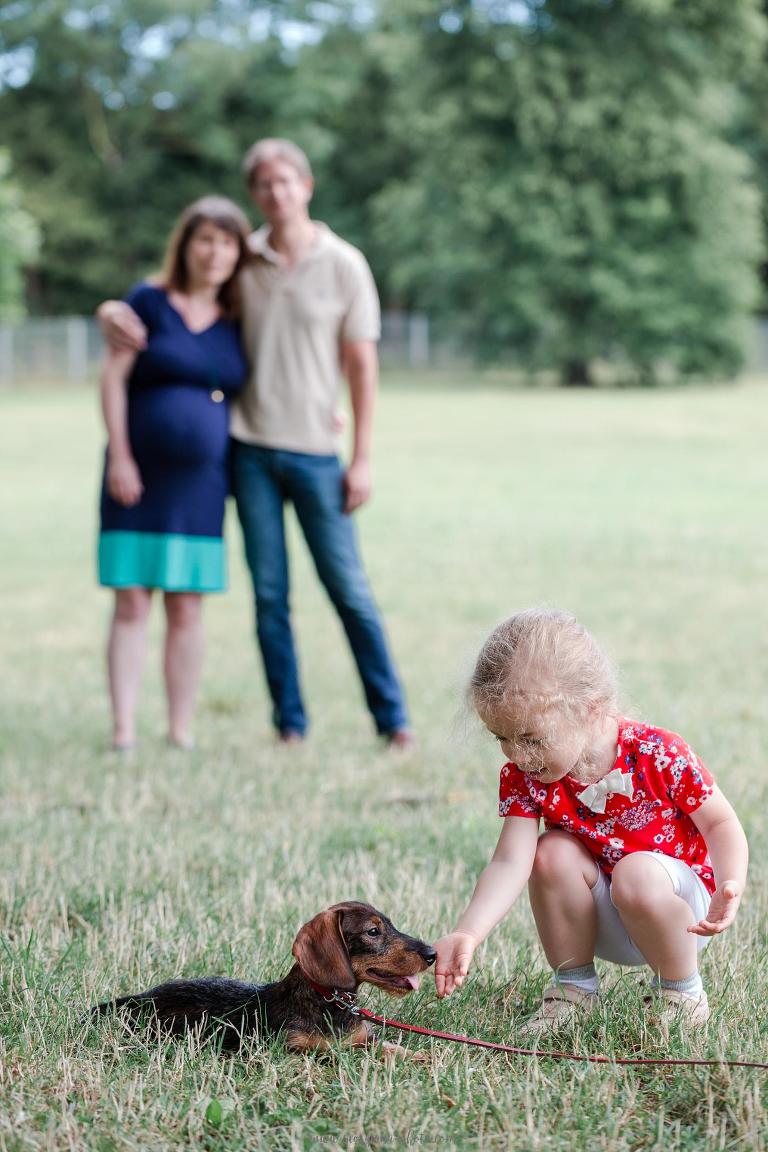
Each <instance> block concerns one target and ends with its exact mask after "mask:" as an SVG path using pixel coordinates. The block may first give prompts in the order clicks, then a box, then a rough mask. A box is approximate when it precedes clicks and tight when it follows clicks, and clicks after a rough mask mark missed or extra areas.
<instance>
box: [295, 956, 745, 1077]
mask: <svg viewBox="0 0 768 1152" xmlns="http://www.w3.org/2000/svg"><path fill="white" fill-rule="evenodd" d="M304 979H305V980H306V981H307V983H308V984H309V986H310V988H312V989H314V991H315V992H317V993H318V994H319V995H320V996H322V998H323V999H324V1000H325V1001H326V1002H327V1003H328V1004H338V1005H339V1006H340V1007H342V1008H346V1010H347V1011H348V1012H351V1013H352V1015H353V1016H363V1017H365V1019H366V1020H370V1021H371V1022H372V1023H373V1024H378V1025H380V1027H382V1028H398V1029H399V1030H400V1031H401V1032H416V1033H417V1035H419V1036H433V1037H434V1038H435V1039H436V1040H453V1041H454V1042H455V1043H457V1044H471V1045H472V1046H473V1047H475V1048H490V1049H492V1050H493V1051H494V1052H509V1053H511V1055H513V1056H541V1057H543V1058H549V1059H550V1060H575V1061H577V1062H579V1063H582V1064H640V1065H651V1066H656V1067H658V1066H659V1065H661V1066H664V1067H674V1066H678V1065H682V1066H684V1067H688V1068H723V1067H726V1068H760V1069H763V1070H766V1071H768V1064H761V1063H760V1062H759V1061H757V1060H695V1059H686V1058H685V1057H682V1056H680V1057H677V1058H673V1057H670V1058H666V1059H665V1058H663V1057H661V1056H656V1057H653V1056H579V1055H578V1054H577V1053H576V1052H549V1051H546V1050H544V1049H538V1048H514V1047H513V1046H512V1045H511V1044H497V1043H495V1042H494V1041H493V1040H476V1039H475V1038H474V1037H473V1036H462V1035H460V1034H459V1033H457V1032H438V1031H436V1030H435V1029H434V1028H419V1027H418V1025H416V1024H403V1023H401V1021H400V1020H388V1019H387V1017H386V1016H376V1015H375V1014H374V1013H373V1012H369V1011H368V1009H367V1008H361V1007H360V1005H359V1004H358V1003H357V1000H356V999H355V994H354V992H342V991H341V990H340V989H338V988H328V987H326V985H324V984H318V983H316V982H315V981H314V980H310V978H309V976H307V974H306V972H305V973H304Z"/></svg>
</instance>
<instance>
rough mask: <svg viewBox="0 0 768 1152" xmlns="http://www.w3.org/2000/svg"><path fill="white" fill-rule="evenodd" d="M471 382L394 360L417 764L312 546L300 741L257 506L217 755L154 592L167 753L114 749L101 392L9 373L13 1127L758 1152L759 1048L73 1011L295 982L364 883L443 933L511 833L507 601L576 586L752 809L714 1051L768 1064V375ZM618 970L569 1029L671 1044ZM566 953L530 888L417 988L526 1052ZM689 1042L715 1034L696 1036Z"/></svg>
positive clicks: (389, 437)
mask: <svg viewBox="0 0 768 1152" xmlns="http://www.w3.org/2000/svg"><path fill="white" fill-rule="evenodd" d="M454 384H455V381H451V382H448V383H441V382H440V380H439V379H438V380H437V381H435V380H431V381H424V380H418V379H415V378H412V377H401V378H394V377H391V378H389V379H388V380H387V382H386V385H385V388H384V390H383V394H382V399H381V405H380V411H379V418H378V425H377V432H378V443H377V457H376V492H375V498H374V500H373V502H372V504H371V505H370V507H369V508H368V509H367V510H366V511H364V512H363V513H362V514H361V516H360V519H359V525H360V530H361V533H362V537H363V544H364V551H365V555H366V561H367V565H368V569H369V572H370V575H371V578H372V582H373V585H374V588H375V591H376V595H377V599H378V600H379V602H380V604H381V606H382V608H383V611H384V614H385V617H386V621H387V626H388V629H389V632H390V635H391V639H392V643H393V647H394V650H395V652H396V654H397V657H398V660H399V663H400V666H401V668H402V672H403V676H404V680H405V683H406V686H407V690H408V694H409V698H410V703H411V707H412V711H413V718H414V724H415V728H416V730H417V733H418V737H419V747H418V751H417V752H416V753H414V754H411V755H408V756H406V757H401V758H394V757H392V756H389V755H387V754H385V753H384V752H382V750H381V749H380V748H379V747H378V745H377V742H376V740H375V738H374V736H373V733H372V730H371V726H370V723H369V720H368V717H367V715H366V714H365V712H364V709H363V707H362V703H361V695H360V689H359V686H358V683H357V681H356V678H355V675H354V672H353V669H352V666H351V661H350V657H349V654H348V652H347V649H346V646H345V645H344V643H343V642H342V639H341V636H340V630H339V626H338V624H337V621H336V619H335V617H334V616H333V614H332V612H331V611H330V609H329V608H328V606H327V604H326V602H325V599H324V596H323V593H322V592H321V590H320V589H319V587H318V585H317V582H316V580H315V578H314V575H313V573H312V572H311V570H310V566H309V563H308V561H307V558H306V553H305V550H304V547H303V543H302V542H301V541H300V540H299V539H298V537H295V538H294V540H293V556H294V560H295V562H294V569H293V578H294V586H295V592H294V607H295V616H296V626H297V632H298V636H299V641H300V646H301V655H302V663H303V672H304V679H305V686H306V695H307V698H308V701H309V704H310V708H311V713H312V720H313V729H312V739H311V741H310V742H309V743H308V744H307V746H306V747H305V748H302V749H301V750H299V751H291V752H286V751H284V750H283V751H281V750H280V749H278V748H276V747H275V745H274V744H273V742H272V738H271V733H270V729H269V725H268V721H267V713H268V708H267V701H266V696H265V690H264V685H263V681H262V675H261V670H260V665H259V663H258V661H257V657H256V654H255V650H254V645H253V639H252V631H253V622H252V611H251V604H250V597H249V592H248V586H247V580H246V577H245V574H244V571H243V564H242V559H241V549H240V541H239V538H238V534H237V526H236V523H235V518H234V515H230V522H229V544H230V558H231V569H232V590H231V591H230V593H229V594H228V595H226V596H222V597H211V598H210V600H209V601H208V603H207V605H206V635H207V643H208V651H207V660H206V667H205V675H204V683H203V688H202V695H201V700H200V706H199V714H198V725H197V735H198V750H197V751H196V752H194V753H193V754H191V755H183V754H180V753H174V752H172V751H170V750H168V749H166V748H165V747H164V745H163V741H162V733H163V701H162V691H161V682H160V677H159V669H158V663H159V660H158V645H159V620H157V619H156V620H155V628H154V631H153V635H152V651H151V663H150V667H149V668H148V673H147V678H146V681H145V685H144V693H143V699H142V710H141V725H140V733H141V744H140V750H139V752H138V754H137V755H136V757H135V758H134V759H132V760H131V759H124V758H119V757H116V756H115V755H113V754H111V753H110V752H108V751H106V747H107V738H108V714H107V697H106V691H105V684H104V676H103V644H104V636H105V630H106V625H107V620H108V615H109V609H110V597H109V595H108V593H106V592H105V591H103V590H100V589H99V588H97V587H96V585H95V580H94V559H93V555H94V539H95V519H96V492H97V474H98V471H99V460H100V452H101V439H102V438H101V433H100V431H99V426H98V420H97V414H96V401H95V397H94V395H93V394H92V393H89V392H85V391H82V392H77V391H75V392H73V391H66V390H62V391H60V392H56V391H46V392H42V393H41V392H38V391H35V392H30V393H15V394H4V395H2V397H0V525H2V527H1V528H0V532H1V533H2V564H1V565H0V594H1V595H2V605H3V612H2V616H0V651H2V653H3V664H4V674H3V688H2V700H1V701H0V710H1V715H0V749H2V769H1V771H2V777H1V785H2V803H1V807H0V1150H2V1152H11V1150H12V1152H17V1150H18V1152H21V1150H22V1149H24V1150H27V1149H79V1148H93V1149H100V1150H101V1149H103V1150H107V1149H120V1150H123V1149H125V1150H127V1149H152V1150H153V1152H154V1150H163V1149H176V1148H181V1147H189V1146H192V1147H201V1148H205V1149H211V1150H218V1149H222V1150H223V1149H227V1150H229V1149H232V1150H235V1149H241V1150H245V1149H248V1150H250V1149H259V1148H270V1149H277V1150H282V1149H286V1150H288V1149H313V1148H314V1149H321V1148H343V1149H379V1148H391V1147H396V1148H399V1147H405V1146H407V1145H409V1144H410V1146H413V1147H425V1148H432V1147H435V1148H438V1147H439V1148H443V1147H456V1148H468V1149H507V1148H513V1149H546V1150H561V1149H562V1150H566V1149H567V1150H570V1149H573V1148H587V1147H588V1148H590V1149H593V1148H595V1149H606V1150H608V1149H610V1150H612V1152H614V1150H615V1152H623V1150H627V1152H629V1150H640V1149H642V1150H643V1152H645V1150H650V1149H659V1150H661V1149H664V1150H665V1152H677V1150H683V1149H691V1150H692V1149H696V1150H699V1149H734V1150H735V1149H747V1148H759V1147H763V1146H765V1144H766V1140H767V1139H768V1108H767V1107H766V1084H768V1078H766V1074H765V1073H759V1072H758V1073H754V1072H753V1073H750V1072H746V1071H738V1070H735V1071H731V1072H729V1071H727V1070H725V1069H722V1070H715V1071H676V1070H656V1071H641V1070H636V1069H610V1070H606V1069H601V1068H596V1067H591V1066H579V1065H570V1064H557V1063H555V1062H553V1061H549V1060H526V1059H509V1058H506V1057H504V1056H500V1055H494V1054H490V1053H483V1052H480V1051H477V1050H475V1051H472V1050H469V1049H463V1048H457V1047H453V1046H450V1045H447V1044H444V1043H441V1042H439V1041H434V1042H433V1041H429V1040H421V1041H418V1040H417V1041H409V1043H411V1044H413V1045H414V1046H419V1047H423V1048H425V1049H426V1050H427V1051H428V1052H429V1054H430V1061H429V1063H428V1064H426V1065H420V1064H416V1063H407V1062H406V1063H402V1064H398V1065H396V1066H394V1067H390V1066H388V1065H386V1064H384V1063H382V1062H380V1061H379V1060H377V1059H376V1058H375V1057H374V1056H372V1055H369V1054H366V1053H362V1052H355V1053H350V1052H339V1053H337V1054H336V1055H335V1056H334V1057H333V1058H316V1057H315V1058H301V1057H296V1056H291V1055H289V1054H288V1053H287V1052H286V1051H285V1049H284V1047H283V1046H282V1045H281V1044H280V1043H279V1042H276V1043H273V1044H271V1045H264V1046H258V1045H255V1046H253V1047H252V1048H251V1049H250V1050H249V1051H248V1052H246V1053H244V1055H243V1056H242V1057H239V1058H237V1059H222V1058H220V1057H219V1056H217V1055H216V1054H215V1052H213V1051H211V1049H210V1048H206V1047H202V1048H200V1047H196V1046H195V1045H193V1044H183V1043H182V1044H170V1043H169V1044H167V1045H161V1046H159V1047H158V1046H156V1045H152V1044H144V1043H141V1042H140V1041H138V1040H136V1039H131V1038H129V1037H126V1036H125V1035H124V1034H123V1033H122V1032H121V1031H120V1029H119V1028H118V1027H117V1026H115V1025H114V1024H111V1023H109V1022H104V1023H103V1024H101V1025H99V1027H98V1028H88V1027H84V1026H83V1025H82V1024H81V1023H80V1022H79V1021H80V1018H81V1015H82V1013H83V1011H84V1010H85V1009H86V1008H87V1006H88V1005H89V1004H91V1003H92V1002H94V1001H95V1000H97V999H102V998H104V997H106V996H108V995H111V994H113V993H117V992H118V991H128V990H132V989H137V988H139V987H144V986H147V985H149V984H150V983H152V982H153V981H157V980H159V979H164V978H170V977H172V976H174V975H178V974H182V973H184V974H202V973H229V974H232V975H236V976H242V977H244V978H261V979H269V978H274V977H276V976H277V975H278V974H280V973H282V972H283V971H285V970H286V967H287V964H288V961H289V958H290V945H291V941H292V938H293V935H294V933H295V931H296V929H297V928H298V926H299V925H300V924H301V923H302V922H303V921H304V920H306V919H308V918H309V917H310V916H312V915H313V914H314V913H315V912H317V911H318V910H320V909H321V908H323V907H324V906H326V905H328V904H330V903H332V902H334V901H336V900H341V899H346V898H363V899H366V900H369V901H371V902H373V903H374V904H377V905H379V906H380V907H381V908H382V909H383V910H384V911H386V912H388V913H389V914H391V916H392V918H393V919H394V921H395V923H396V924H398V925H399V926H401V927H403V928H404V929H406V930H408V931H410V932H413V933H416V934H419V935H421V936H423V937H425V938H436V937H437V936H438V935H440V934H442V933H443V932H445V931H447V930H448V929H449V928H450V927H451V925H452V922H453V921H454V919H455V917H456V916H457V914H458V912H459V910H460V909H461V908H462V907H463V905H464V903H465V901H466V899H467V898H468V896H469V894H470V892H471V889H472V885H473V882H474V879H475V876H476V874H477V872H478V871H479V869H480V868H481V867H482V866H483V864H484V863H485V861H486V860H487V858H488V856H489V853H490V851H491V849H492V847H493V844H494V843H495V839H496V836H497V833H498V817H497V816H496V815H495V800H496V789H497V782H498V767H499V761H498V752H497V750H496V749H495V747H494V746H493V744H492V742H491V741H490V740H489V739H487V738H483V737H482V736H481V734H480V733H479V732H478V731H477V730H476V728H475V727H474V726H473V725H472V724H471V723H469V722H468V721H467V719H466V717H464V716H463V714H462V710H461V702H460V696H461V686H462V683H463V680H464V677H465V674H466V672H467V669H468V666H469V664H470V663H471V661H472V658H473V656H474V655H475V652H476V650H477V648H478V645H479V643H480V641H481V639H482V638H483V636H484V635H485V634H486V633H487V631H489V630H490V628H491V627H492V626H493V624H494V623H496V622H497V620H498V619H499V618H501V617H502V616H504V615H507V614H508V613H509V612H511V611H512V610H514V609H515V608H517V607H522V606H525V605H529V604H532V603H549V604H555V605H560V606H563V607H568V608H570V609H572V610H573V611H575V612H576V613H577V615H579V616H580V617H581V618H582V619H583V621H584V622H585V623H586V624H587V625H588V626H589V627H591V628H592V629H593V630H594V631H595V632H596V633H597V635H598V636H599V637H600V638H601V639H602V640H603V641H604V642H605V644H606V645H607V646H608V648H609V649H610V650H611V652H612V653H613V654H614V656H615V657H616V658H617V660H618V661H619V662H620V664H621V667H622V669H623V676H624V688H625V695H626V699H627V701H628V704H627V708H628V710H629V711H630V713H634V714H637V715H639V716H641V717H644V718H647V719H650V720H651V721H653V722H655V723H658V724H661V725H664V726H666V727H669V728H672V729H676V730H679V731H681V732H682V733H683V734H684V735H685V736H686V737H687V738H688V739H689V740H690V741H691V743H692V744H693V745H694V747H695V748H696V749H697V751H698V752H699V753H700V755H701V756H702V758H703V759H704V760H705V762H706V763H707V764H709V766H710V767H711V768H712V769H713V770H714V772H715V773H716V775H717V778H718V780H719V782H720V783H721V785H722V786H723V788H724V790H725V792H726V794H727V795H728V796H729V797H730V799H731V800H732V802H733V803H734V804H735V805H736V807H737V809H738V811H739V813H740V815H741V817H742V819H743V821H744V824H745V827H746V829H747V833H748V835H749V838H750V842H751V847H752V852H753V864H752V873H751V886H750V889H749V894H748V897H747V899H746V900H745V903H744V906H743V910H742V913H741V915H740V918H739V921H738V923H737V925H736V926H735V927H734V929H733V930H731V931H730V932H729V933H728V934H727V935H726V936H725V937H724V938H722V939H721V940H717V941H714V942H713V943H712V945H711V947H710V948H709V950H708V951H707V954H706V959H705V963H704V970H705V981H706V984H707V987H708V989H709V993H710V998H711V1001H712V1002H713V1004H714V1007H715V1011H714V1015H713V1021H712V1025H711V1028H710V1031H709V1035H708V1038H707V1040H706V1041H705V1042H703V1043H702V1044H701V1045H700V1046H699V1047H698V1048H697V1049H696V1050H697V1051H701V1052H703V1053H704V1054H718V1053H723V1054H728V1055H731V1056H733V1057H742V1058H751V1059H765V1058H766V1048H767V1047H768V1045H766V1036H767V1035H768V1018H767V1015H766V1008H765V1004H766V999H767V998H768V997H767V993H768V988H767V987H766V984H767V974H768V965H767V964H766V950H767V949H766V940H767V933H766V923H768V892H767V889H766V854H767V850H766V831H767V828H766V816H765V812H766V803H767V800H768V797H767V792H768V775H767V774H766V769H765V765H766V760H767V759H768V729H767V728H766V724H765V699H766V690H767V689H768V631H767V630H766V577H768V533H767V532H766V512H765V510H766V493H767V492H768V453H767V452H766V450H765V445H766V439H767V435H766V434H767V433H768V390H766V389H765V388H761V387H760V386H759V385H758V384H749V383H747V384H742V385H739V386H736V387H729V388H725V387H723V388H719V387H713V388H711V389H703V388H702V389H687V390H681V391H662V392H650V391H642V392H640V391H620V392H604V391H598V392H594V393H589V392H573V393H564V392H558V391H554V390H553V391H542V392H533V391H524V390H505V389H504V388H503V387H502V386H501V384H502V382H501V381H500V380H499V379H498V378H495V379H493V380H491V379H490V378H485V379H483V378H481V379H479V380H468V384H469V385H470V386H469V387H467V388H466V389H459V388H457V387H455V386H454ZM604 971H605V974H606V976H607V982H606V987H608V988H609V989H610V994H609V996H608V998H607V1001H608V1002H607V1005H606V1009H605V1012H604V1014H603V1015H602V1016H601V1017H600V1018H598V1019H597V1020H594V1021H592V1022H591V1023H590V1024H589V1026H588V1027H587V1028H586V1030H585V1031H584V1032H583V1033H580V1034H577V1035H568V1036H566V1037H564V1038H563V1041H562V1043H563V1045H564V1046H574V1045H576V1046H578V1047H579V1049H580V1050H583V1051H585V1052H596V1053H602V1052H609V1053H613V1054H615V1055H621V1054H628V1053H641V1054H645V1055H648V1054H658V1053H659V1052H660V1051H661V1048H660V1046H659V1042H658V1040H657V1039H655V1038H654V1037H653V1036H652V1035H651V1034H649V1033H648V1032H647V1030H646V1029H645V1028H644V1025H643V1021H642V1013H641V1009H640V997H641V991H642V979H641V974H640V973H638V972H627V971H624V973H623V974H622V973H621V972H620V971H619V970H616V969H613V970H611V969H604ZM544 979H545V968H544V964H543V957H542V955H541V952H540V949H539V947H538V945H537V942H536V936H535V932H534V928H533V923H532V919H531V916H530V912H529V909H528V907H527V904H526V902H525V901H524V900H521V901H520V902H519V903H518V905H517V906H516V907H515V909H513V911H512V913H511V914H510V916H509V917H508V918H507V920H506V921H505V923H504V924H503V925H502V926H501V927H500V928H498V929H497V930H496V932H495V933H494V934H493V935H492V936H491V937H490V938H489V940H488V942H487V943H486V945H485V946H484V947H483V949H482V950H481V951H480V953H479V955H478V958H477V962H476V966H475V969H474V972H473V976H472V978H471V980H470V981H469V982H468V983H467V985H465V988H464V989H463V990H462V993H461V994H460V995H458V996H454V997H453V998H452V999H450V1000H448V1001H443V1002H441V1003H438V1002H437V1000H436V999H435V997H434V986H433V984H432V982H431V981H429V980H428V981H425V984H424V986H423V989H422V991H420V992H419V993H418V994H417V995H416V996H414V997H412V998H411V999H410V1000H407V1001H404V1002H400V1003H399V1004H398V1005H397V1007H398V1010H399V1011H400V1013H401V1015H402V1017H403V1018H404V1019H406V1020H409V1021H411V1022H416V1023H420V1024H422V1025H427V1026H436V1027H438V1028H444V1029H449V1030H452V1031H467V1032H470V1033H474V1034H476V1035H480V1036H483V1037H486V1038H490V1039H498V1040H503V1041H506V1042H510V1043H513V1044H514V1043H515V1037H516V1031H517V1026H518V1024H519V1021H520V1020H521V1019H522V1018H523V1017H524V1016H525V1014H526V1013H527V1012H528V1011H529V1010H530V1009H531V1008H532V1007H533V1006H534V1004H535V1002H536V1000H537V998H538V995H539V993H540V990H541V986H542V983H543V981H544ZM366 1002H367V1003H368V1004H369V1005H370V1006H372V1007H373V1008H374V1010H376V1009H377V1008H380V1007H383V1001H382V1000H381V999H380V998H379V997H378V994H376V993H371V995H370V996H369V997H368V998H367V1000H366ZM393 1038H395V1037H394V1036H393ZM669 1050H670V1051H671V1052H672V1053H674V1054H681V1053H685V1052H686V1051H688V1049H687V1048H686V1045H685V1043H684V1041H683V1040H682V1039H681V1038H680V1037H673V1039H672V1042H671V1044H670V1048H669ZM212 1101H214V1102H218V1103H214V1104H212V1103H211V1102H212ZM219 1105H220V1106H219Z"/></svg>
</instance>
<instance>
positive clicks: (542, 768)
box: [480, 708, 592, 784]
mask: <svg viewBox="0 0 768 1152" xmlns="http://www.w3.org/2000/svg"><path fill="white" fill-rule="evenodd" d="M480 718H481V720H482V721H483V723H484V724H485V726H486V728H487V729H488V731H489V732H490V733H491V734H492V735H493V736H495V737H496V739H497V740H498V742H499V745H500V747H501V750H502V752H503V753H504V755H505V756H506V757H507V758H508V759H509V760H511V761H513V763H514V764H516V765H517V767H518V768H519V769H520V771H521V772H525V773H527V774H528V775H529V776H532V777H534V778H535V779H536V780H541V781H542V783H544V784H553V783H554V782H555V781H556V780H561V779H562V778H563V776H568V775H570V774H571V773H572V772H573V771H574V769H576V767H577V765H578V763H579V761H580V760H581V758H582V756H583V755H584V752H585V751H586V749H587V746H588V742H589V740H590V737H591V736H592V728H591V726H590V725H589V724H585V723H583V722H582V723H580V724H579V723H576V722H575V721H574V720H572V719H570V718H569V717H568V716H566V715H565V714H564V713H563V712H561V711H558V710H557V709H555V708H549V709H547V710H545V711H543V712H537V713H527V714H526V715H525V716H521V715H518V714H516V713H515V711H514V710H511V709H509V708H496V709H489V710H487V711H484V712H481V713H480Z"/></svg>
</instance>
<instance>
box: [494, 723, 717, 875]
mask: <svg viewBox="0 0 768 1152" xmlns="http://www.w3.org/2000/svg"><path fill="white" fill-rule="evenodd" d="M614 766H615V767H616V768H619V769H621V771H622V772H630V773H631V774H632V780H633V784H634V794H633V797H632V799H631V800H629V799H627V797H626V796H621V795H613V794H610V793H609V795H608V799H607V802H606V808H605V812H604V813H600V814H597V813H595V812H592V811H591V809H589V808H587V807H586V805H584V804H583V803H581V802H580V801H579V800H578V797H577V793H578V792H580V791H582V790H583V788H584V785H583V784H582V783H580V782H578V781H576V780H573V779H572V778H571V777H570V776H565V777H564V778H563V779H562V780H558V781H556V782H555V783H554V784H545V785H542V784H541V782H540V781H537V780H533V779H532V778H531V777H530V776H527V775H526V774H525V773H524V772H521V771H520V770H519V769H518V768H517V767H516V765H514V764H511V763H510V764H505V765H504V767H503V768H502V769H501V779H500V785H499V815H500V816H525V817H541V818H542V819H543V820H544V826H545V828H547V829H550V828H560V829H565V830H567V831H568V832H570V833H572V835H574V836H576V837H577V838H578V839H579V840H580V841H581V842H582V843H583V844H584V845H585V847H586V848H587V849H588V850H589V851H590V852H591V854H592V855H593V856H594V857H595V860H596V861H597V863H598V864H599V865H600V867H601V868H602V869H603V871H604V872H607V873H610V872H611V871H612V870H613V867H614V865H615V864H617V863H618V861H619V860H621V859H622V857H623V856H626V855H628V854H629V853H630V852H662V853H664V855H666V856H674V857H677V858H678V859H685V861H686V862H687V863H688V864H689V865H690V866H691V868H692V869H693V871H694V872H696V874H697V875H698V876H700V877H701V879H702V880H703V881H704V884H705V885H706V887H707V889H708V890H709V892H710V893H711V892H714V890H715V878H714V873H713V871H712V862H711V861H710V858H709V854H708V852H707V846H706V844H705V843H704V838H703V836H702V835H701V833H700V832H699V830H698V828H697V827H696V825H695V824H694V823H693V821H692V820H691V815H690V814H691V813H692V812H695V811H696V809H697V808H700V807H701V805H702V804H703V803H704V801H705V800H706V799H707V798H708V797H709V796H711V795H712V789H713V786H714V781H713V779H712V776H711V775H710V773H709V772H708V771H707V769H706V768H705V767H704V765H703V764H702V763H701V761H700V760H699V758H698V757H697V755H696V753H695V752H694V751H693V749H692V748H690V747H689V746H688V744H686V742H685V740H683V739H682V738H681V737H680V736H677V735H676V734H675V733H674V732H667V731H665V729H663V728H653V727H651V726H650V725H647V724H638V723H636V722H634V721H632V720H626V719H623V720H621V721H620V722H619V742H618V748H617V754H616V763H615V765H614Z"/></svg>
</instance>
